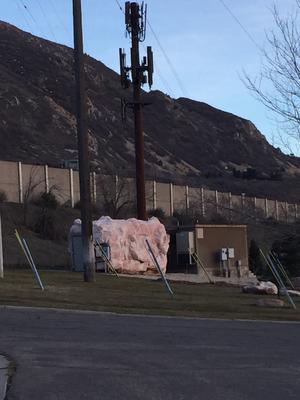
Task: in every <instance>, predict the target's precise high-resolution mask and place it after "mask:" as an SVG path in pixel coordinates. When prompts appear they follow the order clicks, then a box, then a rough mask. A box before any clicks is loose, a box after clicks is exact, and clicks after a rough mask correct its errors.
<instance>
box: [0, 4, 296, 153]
mask: <svg viewBox="0 0 300 400" xmlns="http://www.w3.org/2000/svg"><path fill="white" fill-rule="evenodd" d="M124 3H125V2H124V1H122V0H82V10H83V27H84V48H85V52H86V53H88V54H89V55H90V56H92V57H94V58H96V59H98V60H100V61H102V62H103V63H104V64H106V65H107V66H108V67H110V68H112V69H114V70H115V71H117V72H118V70H119V60H118V49H119V47H122V48H125V50H127V54H128V55H129V51H130V39H129V38H128V37H127V38H126V37H125V24H124V15H123V13H122V11H121V10H120V6H121V7H122V8H124ZM224 3H225V6H224ZM273 4H275V5H276V6H277V7H278V10H279V12H280V14H281V15H282V16H285V15H288V14H289V13H292V12H293V10H295V5H296V0H274V1H273V0H251V1H249V0H208V1H207V0H184V1H179V0H148V1H147V5H148V20H149V22H150V25H151V28H149V26H148V28H147V32H146V40H145V43H144V45H143V44H142V46H141V56H142V55H144V54H143V53H144V48H145V47H143V46H148V45H150V46H152V48H153V52H154V62H155V74H154V85H153V87H152V89H158V90H161V91H162V92H164V93H167V94H168V95H170V96H171V97H173V98H178V97H189V98H192V99H194V100H197V101H202V102H206V103H208V104H210V105H212V106H214V107H216V108H219V109H221V110H224V111H228V112H231V113H233V114H236V115H238V116H240V117H243V118H246V119H249V120H251V121H252V122H253V123H254V124H255V125H256V127H257V128H258V129H259V130H260V131H261V132H262V133H263V134H264V135H265V136H266V137H267V139H268V141H269V142H270V143H271V144H273V145H275V146H276V147H277V146H278V147H281V148H282V150H283V151H286V152H290V149H285V148H284V147H283V145H282V143H281V141H280V140H279V139H278V138H277V134H278V126H277V125H276V123H275V121H274V116H273V115H272V114H271V113H270V112H269V111H267V110H266V108H265V107H264V106H263V105H262V104H260V103H259V102H258V100H256V99H254V98H253V96H252V94H251V93H250V92H249V91H248V89H247V88H246V87H245V85H244V83H243V82H242V80H241V76H242V75H243V71H246V72H247V73H248V74H249V75H250V76H251V77H253V78H255V76H258V74H259V71H260V68H261V53H260V50H259V46H262V47H263V46H264V44H265V33H266V32H268V31H270V30H271V29H272V28H274V22H273V17H272V13H271V8H272V5H273ZM229 10H230V11H229ZM0 13H1V14H0V15H1V19H2V20H4V21H6V22H9V23H11V24H13V25H16V26H17V27H19V28H21V29H23V30H25V31H27V32H30V33H32V34H34V35H37V36H40V37H43V38H46V39H49V40H52V41H54V42H58V43H62V44H65V45H67V46H70V47H73V28H72V0H9V1H7V0H0ZM232 14H233V15H234V16H233V15H232ZM237 20H238V21H239V22H237ZM240 24H241V25H242V27H241V25H240ZM245 31H246V32H245ZM128 59H129V57H128ZM291 147H292V151H293V152H294V153H295V154H298V155H299V154H300V152H299V151H298V148H297V146H296V145H295V143H291Z"/></svg>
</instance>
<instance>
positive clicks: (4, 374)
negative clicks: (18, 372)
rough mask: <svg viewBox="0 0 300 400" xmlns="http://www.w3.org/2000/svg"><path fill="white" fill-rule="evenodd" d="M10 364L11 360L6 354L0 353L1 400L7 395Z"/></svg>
mask: <svg viewBox="0 0 300 400" xmlns="http://www.w3.org/2000/svg"><path fill="white" fill-rule="evenodd" d="M9 364H10V363H9V360H8V359H7V358H6V357H5V356H3V355H0V400H4V399H5V396H6V391H7V383H8V379H9V372H8V369H9Z"/></svg>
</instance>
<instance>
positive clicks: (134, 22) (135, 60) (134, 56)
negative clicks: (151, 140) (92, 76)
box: [131, 3, 147, 220]
mask: <svg viewBox="0 0 300 400" xmlns="http://www.w3.org/2000/svg"><path fill="white" fill-rule="evenodd" d="M139 13H140V9H139V5H138V3H131V29H132V31H131V42H132V48H131V67H132V78H133V111H134V132H135V168H136V196H137V197H136V198H137V217H138V219H141V220H147V212H146V196H145V165H144V132H143V110H142V108H143V105H142V98H141V83H142V82H141V80H142V71H141V67H140V55H139V34H140V25H139V17H140V14H139Z"/></svg>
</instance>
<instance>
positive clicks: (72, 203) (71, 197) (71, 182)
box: [69, 168, 74, 208]
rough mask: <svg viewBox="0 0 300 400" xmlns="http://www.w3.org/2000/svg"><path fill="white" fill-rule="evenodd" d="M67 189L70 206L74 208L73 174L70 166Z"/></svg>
mask: <svg viewBox="0 0 300 400" xmlns="http://www.w3.org/2000/svg"><path fill="white" fill-rule="evenodd" d="M69 189H70V203H71V207H72V208H74V176H73V169H72V168H69Z"/></svg>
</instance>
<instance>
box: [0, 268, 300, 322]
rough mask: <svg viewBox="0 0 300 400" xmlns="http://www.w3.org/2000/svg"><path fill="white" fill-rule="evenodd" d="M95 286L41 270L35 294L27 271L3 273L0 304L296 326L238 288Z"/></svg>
mask: <svg viewBox="0 0 300 400" xmlns="http://www.w3.org/2000/svg"><path fill="white" fill-rule="evenodd" d="M96 278H97V282H96V283H85V282H83V276H82V274H80V273H73V272H52V271H42V272H41V279H42V281H43V283H44V285H45V291H41V290H40V289H39V288H38V286H37V284H36V282H35V280H34V276H33V274H32V272H31V271H27V270H26V271H25V270H13V271H6V272H5V277H4V279H0V304H1V305H14V306H32V307H52V308H65V309H77V310H94V311H110V312H116V313H131V314H149V315H150V314H151V315H172V316H176V315H177V316H186V317H203V318H228V319H238V318H242V319H272V320H291V321H300V299H299V300H298V299H296V300H295V301H296V304H297V306H298V308H299V309H298V310H293V309H292V308H290V307H289V305H288V302H287V300H286V307H284V308H278V309H275V308H262V307H257V306H256V305H255V300H257V299H258V298H260V296H255V295H248V294H243V293H241V289H240V288H236V287H226V286H215V285H208V284H201V285H195V284H194V285H193V284H187V283H172V288H173V290H174V292H175V295H174V297H172V296H171V295H170V294H169V293H168V292H167V291H166V289H165V286H164V285H163V283H162V282H161V281H151V280H144V279H137V278H125V277H119V278H117V277H114V276H107V275H103V274H97V275H96Z"/></svg>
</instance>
